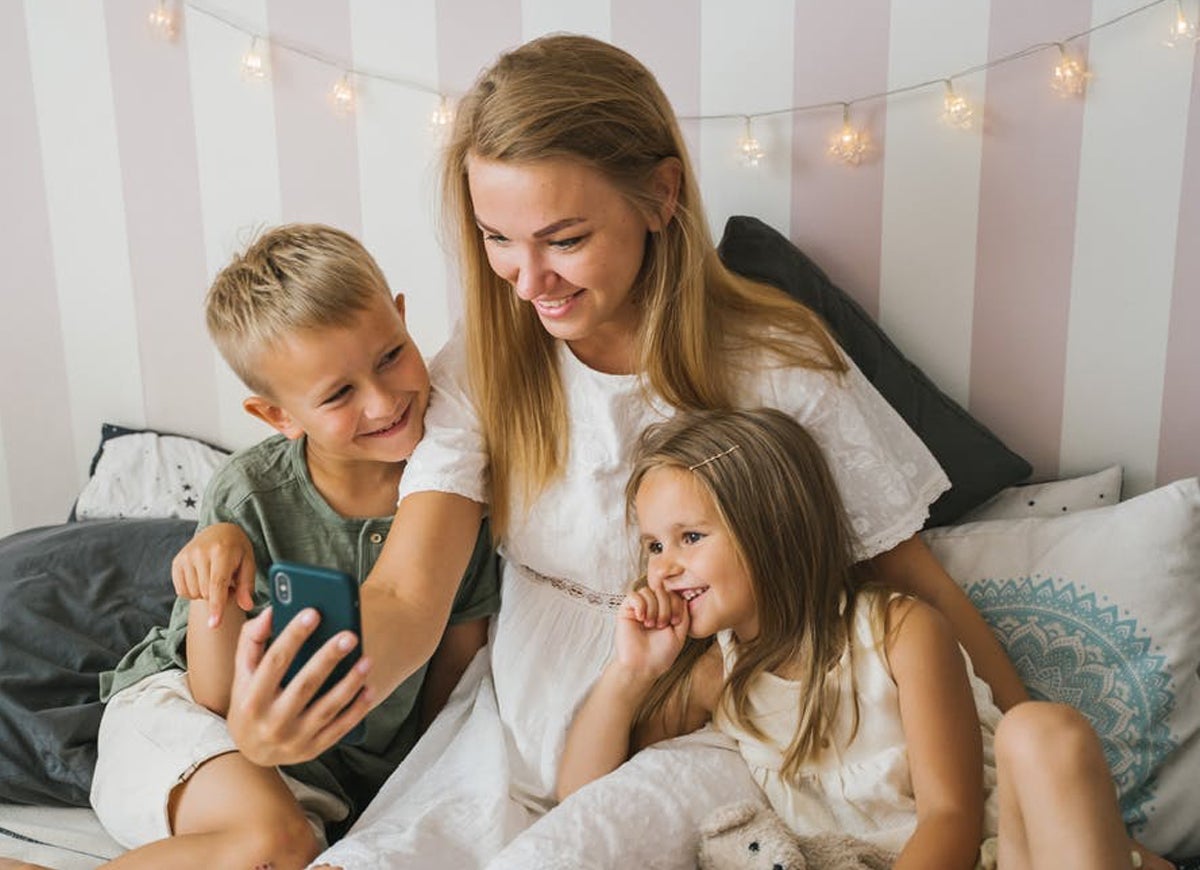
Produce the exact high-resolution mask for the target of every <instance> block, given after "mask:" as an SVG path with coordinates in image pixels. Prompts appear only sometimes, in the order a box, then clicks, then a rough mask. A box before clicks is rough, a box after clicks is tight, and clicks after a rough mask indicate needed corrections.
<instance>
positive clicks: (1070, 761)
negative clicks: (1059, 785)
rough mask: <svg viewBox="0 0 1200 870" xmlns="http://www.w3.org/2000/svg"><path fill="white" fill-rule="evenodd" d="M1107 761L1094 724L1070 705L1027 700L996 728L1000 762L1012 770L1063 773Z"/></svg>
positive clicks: (997, 761)
mask: <svg viewBox="0 0 1200 870" xmlns="http://www.w3.org/2000/svg"><path fill="white" fill-rule="evenodd" d="M1103 758H1104V755H1103V751H1102V749H1101V747H1100V740H1099V738H1098V737H1097V736H1096V732H1095V731H1094V730H1093V729H1092V726H1091V724H1090V723H1089V722H1088V720H1087V719H1086V718H1085V717H1084V716H1083V714H1082V713H1080V712H1079V711H1078V710H1076V709H1075V708H1073V707H1070V706H1068V705H1066V704H1057V703H1050V702H1046V701H1026V702H1025V703H1023V704H1018V705H1017V706H1016V707H1013V708H1012V709H1011V710H1009V711H1008V713H1006V714H1005V716H1004V718H1003V719H1001V720H1000V725H999V727H998V728H997V729H996V763H997V764H998V765H1003V766H1005V767H1008V768H1009V769H1013V768H1019V769H1023V770H1029V771H1042V772H1047V771H1063V770H1066V769H1069V768H1072V767H1078V766H1080V765H1092V764H1094V763H1096V762H1097V761H1100V762H1102V761H1103Z"/></svg>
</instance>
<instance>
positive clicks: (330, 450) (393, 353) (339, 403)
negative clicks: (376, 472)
mask: <svg viewBox="0 0 1200 870" xmlns="http://www.w3.org/2000/svg"><path fill="white" fill-rule="evenodd" d="M256 364H257V366H258V368H259V371H260V372H261V375H262V378H263V380H264V381H265V382H266V383H268V384H270V385H271V392H272V396H271V398H270V399H267V398H263V397H261V396H252V397H250V398H249V399H247V400H246V404H245V407H246V410H247V411H249V412H250V413H251V414H254V415H255V416H256V417H259V418H261V419H263V420H265V421H266V422H267V423H269V424H270V425H271V426H273V427H274V428H276V429H278V430H279V431H280V432H282V433H283V434H284V435H286V436H287V437H289V438H299V437H300V436H301V435H303V434H307V435H308V449H309V451H310V453H311V452H314V451H315V452H316V453H317V454H319V455H320V456H321V457H322V458H323V459H329V460H334V461H343V462H344V461H373V462H398V461H400V460H402V459H407V458H408V457H409V456H410V455H411V454H412V451H413V448H415V447H416V446H417V442H418V441H420V440H421V436H422V434H424V422H425V409H426V407H427V406H428V404H429V372H428V370H427V369H426V368H425V361H424V360H423V359H422V358H421V352H420V351H419V350H418V349H417V345H416V342H414V341H413V340H412V338H411V337H410V336H409V334H408V330H407V329H406V328H405V324H404V297H403V296H402V295H398V296H397V297H396V301H395V304H391V303H390V302H389V300H387V299H386V298H384V297H383V296H382V295H381V296H379V297H378V298H377V300H376V301H374V302H372V303H371V304H370V305H369V306H368V307H367V308H366V309H364V310H363V311H361V312H359V313H358V315H357V316H356V317H355V318H354V321H353V322H352V323H351V324H350V325H348V326H344V327H338V326H331V327H328V328H319V329H310V330H304V331H300V332H296V333H293V334H292V335H290V336H288V337H287V338H286V339H285V340H284V341H282V342H280V343H279V344H278V345H276V346H274V347H272V348H271V349H270V350H268V351H264V352H263V353H261V354H260V355H259V357H258V360H257V361H256Z"/></svg>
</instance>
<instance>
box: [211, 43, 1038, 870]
mask: <svg viewBox="0 0 1200 870" xmlns="http://www.w3.org/2000/svg"><path fill="white" fill-rule="evenodd" d="M443 190H444V198H445V201H444V205H445V208H446V211H447V215H448V217H449V219H450V221H451V222H452V223H453V227H452V228H453V230H454V231H455V233H456V235H457V236H458V239H459V242H460V245H461V251H462V258H463V276H464V280H465V282H466V310H465V318H464V320H465V324H464V328H463V330H462V332H461V333H460V334H456V335H455V336H454V337H453V338H452V339H451V341H450V342H449V343H448V345H447V346H446V348H444V349H443V351H442V352H441V353H440V354H439V356H438V357H437V359H436V360H435V361H434V363H433V368H432V373H433V380H434V385H435V392H434V398H433V400H432V402H431V405H430V408H429V413H428V416H427V423H426V434H425V438H424V441H423V442H422V443H421V445H420V446H419V447H418V448H417V451H416V452H415V453H414V455H413V458H412V460H411V461H410V464H409V467H408V469H407V470H406V472H405V475H404V479H403V484H402V488H401V498H402V500H401V503H400V507H399V509H398V512H397V519H396V522H395V524H394V526H393V532H392V534H391V536H390V537H389V539H388V541H387V544H386V546H385V549H384V551H383V554H382V555H381V556H380V559H379V561H378V563H377V564H376V568H375V570H374V571H372V573H371V577H370V578H369V579H368V581H367V582H366V584H364V586H363V614H364V623H365V625H364V630H363V633H364V638H365V646H366V652H367V654H368V656H369V661H370V662H371V663H372V669H371V672H370V675H369V676H368V677H367V678H366V682H367V687H368V689H367V690H368V693H369V694H368V697H367V699H366V700H365V701H360V702H358V703H357V705H356V706H354V707H352V708H351V709H350V710H348V711H347V712H345V713H343V714H341V715H340V716H339V715H337V710H338V709H339V708H338V706H336V705H337V704H340V703H343V702H344V701H345V700H346V699H347V698H349V697H352V693H353V691H354V690H355V689H356V688H357V685H356V684H355V683H354V682H353V678H351V682H348V683H347V684H346V685H345V686H344V692H343V693H342V694H338V695H335V696H331V697H330V699H329V700H328V701H325V702H318V703H316V704H313V705H312V706H310V707H307V708H305V705H304V702H305V701H307V700H308V697H309V696H311V690H299V689H296V690H292V694H289V693H288V692H281V691H280V689H279V687H278V684H279V676H280V674H281V673H282V670H283V667H284V666H285V664H286V660H287V659H289V658H290V656H291V654H293V653H294V651H295V649H296V648H297V646H298V643H299V632H298V630H297V632H295V633H290V632H289V633H285V635H284V642H283V643H276V644H274V645H273V646H272V649H271V650H270V651H268V652H266V653H265V656H264V653H263V651H262V644H263V642H264V641H265V639H266V627H265V624H264V623H262V622H261V621H260V622H258V623H254V624H251V625H250V627H249V628H248V629H247V632H246V633H245V634H244V636H243V647H242V649H241V651H240V656H239V675H238V678H237V686H236V688H235V702H234V709H233V710H231V713H230V724H231V728H232V730H233V731H234V734H235V736H237V738H238V743H239V747H240V748H242V750H243V751H244V752H245V753H246V755H247V756H249V757H251V758H253V759H254V760H256V761H259V763H264V764H268V763H282V762H292V761H296V760H298V759H300V758H307V757H312V756H313V755H315V754H316V753H318V752H319V751H320V750H321V749H323V748H325V747H326V746H328V745H330V744H331V743H332V742H333V741H334V740H336V739H337V737H338V736H339V735H340V734H341V733H342V732H344V731H345V730H346V729H347V728H348V727H349V725H350V723H351V722H352V721H353V720H354V719H356V718H358V716H359V715H361V709H362V708H363V707H364V706H365V704H366V703H369V700H370V699H371V698H378V697H383V696H385V695H386V694H387V692H388V691H390V688H391V687H392V686H394V685H395V684H396V683H397V682H398V681H399V680H400V679H402V678H403V677H404V676H405V675H406V674H407V673H409V672H411V671H412V670H413V669H414V668H415V667H417V666H418V665H419V664H420V662H422V661H424V660H425V658H428V656H429V654H430V653H431V652H432V650H433V645H434V644H435V643H436V638H437V635H438V632H439V631H440V626H441V625H442V624H444V622H445V619H446V615H447V613H448V611H449V607H450V601H451V597H452V595H453V588H454V585H455V581H456V579H457V578H458V577H459V576H460V575H461V574H462V571H463V569H464V567H465V565H466V559H467V556H468V555H469V553H470V543H471V541H472V540H473V530H474V529H476V528H478V525H479V520H480V517H481V515H482V514H483V512H484V511H485V510H486V511H487V512H488V513H489V514H490V516H491V521H492V528H493V532H494V533H495V534H496V536H497V539H498V540H499V541H500V542H501V545H502V547H503V552H504V555H505V557H506V567H505V574H504V587H503V594H502V599H503V603H502V606H501V611H500V613H499V615H498V617H497V618H496V620H495V621H494V624H493V629H492V638H491V644H490V646H489V647H488V648H487V650H486V651H485V652H483V653H481V655H480V656H478V657H477V658H476V660H475V662H474V663H473V664H472V666H471V668H470V669H469V670H468V672H467V674H466V675H465V676H464V678H463V681H462V683H460V685H459V688H458V690H457V691H456V694H455V696H454V697H453V698H452V699H451V701H450V703H449V704H448V706H447V708H446V711H445V713H444V714H443V715H442V717H441V718H439V720H438V721H437V722H436V723H435V725H434V726H433V728H432V729H431V730H430V732H429V733H428V734H427V735H426V737H425V738H424V739H423V740H422V742H421V743H420V744H419V745H418V747H417V748H416V749H415V750H414V753H413V754H412V755H411V756H410V757H409V759H408V760H407V761H406V762H405V763H404V765H403V766H402V767H401V768H400V769H399V770H398V771H397V773H396V774H395V776H393V778H392V780H391V781H389V783H388V785H387V786H385V788H384V791H383V792H381V794H380V796H379V798H378V799H377V800H376V802H375V804H374V805H373V807H372V808H371V809H369V810H368V811H367V813H366V815H364V817H363V818H362V820H361V821H360V822H359V824H358V825H357V826H356V828H355V830H354V831H352V833H351V834H350V836H349V837H348V838H347V839H346V840H344V841H343V842H342V843H340V844H338V845H337V846H335V847H333V848H332V849H331V850H330V851H329V852H328V853H327V854H326V855H325V856H324V859H325V860H327V861H329V862H330V863H340V864H344V865H347V866H358V864H359V863H360V862H366V863H371V862H372V861H376V860H380V859H379V858H378V856H380V855H388V856H389V857H388V859H387V861H386V862H385V863H388V864H391V865H394V866H424V865H425V864H426V863H428V864H431V865H433V864H436V865H438V866H475V865H479V864H482V863H484V862H485V861H487V860H488V859H489V858H491V857H492V856H494V855H495V854H496V853H497V852H498V851H499V850H500V849H501V848H502V847H503V846H504V845H505V844H506V843H508V842H509V841H510V840H511V839H512V838H513V837H515V836H516V835H517V834H518V833H520V832H521V831H522V830H523V829H524V828H526V827H527V826H528V825H530V824H531V823H532V822H533V821H535V820H536V819H537V818H538V817H539V816H540V815H541V814H543V813H545V812H546V811H547V810H549V809H550V808H551V807H552V806H553V794H554V783H555V773H556V768H557V765H558V760H559V756H560V754H561V750H562V745H563V740H564V737H565V734H566V731H567V727H568V725H569V723H570V719H571V715H572V713H573V711H574V709H575V707H576V706H577V705H578V704H579V702H580V701H581V700H582V698H583V697H584V695H585V694H586V692H587V690H588V688H589V686H590V685H591V683H592V682H593V680H594V679H595V677H596V676H597V675H598V674H599V672H600V670H601V668H602V666H603V664H604V662H605V660H606V659H607V656H608V652H609V649H610V644H611V637H612V625H613V622H612V621H613V616H614V614H615V612H616V608H617V607H618V606H619V604H620V602H621V600H622V597H623V593H624V591H625V589H626V587H627V584H628V581H629V580H630V579H631V578H632V577H633V572H634V569H635V567H636V542H634V541H633V540H631V537H630V533H629V530H628V528H627V527H626V524H625V518H624V513H623V495H622V493H623V486H624V483H625V480H626V478H627V476H628V472H629V457H630V454H631V451H632V448H633V445H634V443H635V441H636V438H637V436H638V435H639V433H640V432H641V431H642V429H643V428H644V427H645V426H646V425H648V424H650V423H653V422H659V421H661V420H663V419H666V418H668V417H670V416H672V415H673V414H674V413H675V412H676V411H677V410H681V409H698V408H720V407H735V406H746V407H749V406H759V405H766V406H771V407H776V408H779V409H780V410H783V411H785V412H786V413H788V414H789V415H791V416H793V417H795V418H796V419H798V420H800V421H801V422H802V423H804V424H805V425H806V426H807V427H808V428H809V429H810V430H811V431H812V432H813V434H814V436H815V437H816V439H817V441H818V442H819V443H820V444H821V447H822V449H823V450H824V451H825V453H826V456H827V457H828V459H829V461H830V464H831V465H832V466H833V468H834V471H835V476H836V478H837V482H838V486H839V488H840V490H841V492H842V496H843V499H844V500H845V502H846V504H847V508H848V511H849V514H850V516H851V519H852V522H853V525H854V531H855V533H856V534H857V536H858V541H857V551H856V552H857V555H858V556H859V557H860V558H863V559H867V558H870V559H873V560H874V563H875V567H876V570H877V571H878V572H879V573H880V574H882V575H883V576H884V577H885V578H886V579H887V580H888V581H889V582H890V583H891V584H893V585H894V586H896V587H898V588H901V589H904V590H906V591H909V592H912V593H914V594H916V595H918V596H920V597H922V598H923V599H925V600H926V601H928V602H929V603H931V604H933V605H934V606H936V607H937V608H938V609H939V610H941V612H942V613H943V614H944V615H945V616H946V617H947V618H948V620H949V622H950V624H951V625H952V626H953V628H954V630H955V633H956V634H957V636H958V638H959V639H960V640H961V641H962V643H963V644H964V646H965V647H966V648H967V650H968V652H969V653H970V655H971V658H972V660H973V661H975V662H976V664H977V667H978V670H979V672H980V674H981V676H983V677H984V678H985V679H986V680H987V681H988V682H989V683H990V684H991V686H992V688H993V690H994V692H995V694H996V698H997V700H998V702H999V704H1000V706H1001V707H1005V708H1006V707H1008V706H1010V705H1012V704H1013V703H1016V702H1017V701H1019V700H1021V699H1023V698H1024V697H1025V694H1024V689H1023V688H1022V687H1021V684H1020V681H1019V680H1018V678H1017V676H1016V673H1015V671H1014V669H1013V668H1012V665H1011V664H1010V663H1009V662H1008V660H1007V659H1006V658H1005V656H1004V653H1003V651H1002V650H1001V649H1000V647H999V645H998V643H997V642H996V641H995V639H994V637H993V636H992V635H991V633H990V632H989V631H988V629H987V627H986V624H985V623H984V622H983V620H982V618H981V617H980V616H979V614H978V613H977V612H976V611H975V610H974V609H973V608H972V606H971V605H970V603H969V601H968V600H967V598H966V597H965V596H964V595H963V593H962V592H961V591H960V590H959V589H958V587H957V586H956V585H955V584H954V582H953V581H952V580H951V579H950V577H948V576H947V575H946V573H945V572H944V571H943V570H942V569H941V567H940V566H939V565H938V563H937V562H936V560H935V559H934V558H933V557H932V555H931V554H930V553H929V551H928V550H927V549H926V548H925V546H924V545H923V544H922V543H921V542H920V540H919V539H918V538H916V537H914V535H915V533H916V532H917V531H918V530H919V529H920V528H921V526H922V524H923V522H924V520H925V518H926V516H927V513H928V506H929V505H930V504H931V503H932V502H933V500H934V499H936V498H937V496H938V495H939V494H940V493H941V492H942V491H943V490H945V489H946V488H947V486H948V485H949V484H948V481H947V479H946V477H945V475H944V474H943V473H942V471H941V469H940V468H939V467H938V466H937V463H936V462H935V461H934V459H933V458H932V456H931V455H930V454H929V452H928V451H927V450H926V449H925V447H924V445H922V444H921V442H920V441H919V440H918V439H917V437H916V436H915V435H914V434H913V433H912V431H911V430H909V429H908V427H907V426H906V425H905V424H904V422H903V421H902V420H901V419H900V417H899V416H898V415H897V414H896V413H895V412H894V411H893V410H892V409H891V408H890V407H889V406H888V405H887V404H886V403H885V402H884V401H883V399H882V398H880V396H879V395H878V394H877V393H876V392H875V390H874V389H873V388H872V387H871V386H870V384H869V383H868V382H867V381H866V379H865V378H864V377H863V376H862V374H861V373H860V372H858V370H857V369H856V368H855V367H854V366H853V364H852V363H850V362H849V361H848V360H847V358H846V357H844V356H843V355H842V354H841V352H840V351H839V350H838V349H837V347H836V346H835V344H834V342H833V341H832V339H831V338H830V336H829V334H828V333H827V332H826V330H825V329H824V327H823V326H822V325H821V324H820V322H819V321H818V319H817V318H816V317H815V316H814V315H813V314H812V313H811V312H810V311H808V310H807V309H805V308H803V307H801V306H800V305H798V304H797V303H795V302H793V301H791V300H789V299H788V298H787V297H786V296H785V295H784V294H783V293H781V292H779V291H778V290H776V289H774V288H770V287H767V286H764V285H761V284H757V283H754V282H752V281H748V280H745V279H742V278H740V277H738V276H735V275H733V274H731V273H730V272H728V271H727V270H726V269H725V268H724V267H723V266H722V265H721V263H720V261H719V260H718V258H717V255H716V252H715V250H714V247H713V244H712V240H711V238H710V236H709V233H708V230H707V224H706V221H705V218H704V215H703V210H702V207H701V204H700V199H699V194H698V189H697V186H696V180H695V174H694V173H693V171H692V168H691V165H690V163H689V160H688V157H687V153H686V150H685V147H684V144H683V139H682V136H681V135H680V132H679V128H678V124H677V122H676V119H675V117H674V114H673V112H672V110H671V108H670V105H669V103H668V102H667V100H666V98H665V97H664V95H663V93H662V91H661V90H660V89H659V87H658V85H657V83H656V82H655V81H654V78H653V76H652V75H651V74H650V73H649V72H648V71H647V70H646V69H645V67H643V66H642V65H641V64H640V63H639V62H638V61H636V60H635V59H634V58H632V57H630V56H629V55H628V54H626V53H624V52H622V51H620V50H618V49H616V48H614V47H612V46H610V45H607V44H605V43H602V42H599V41H596V40H593V39H589V38H585V37H575V36H553V37H546V38H543V39H539V40H536V41H534V42H531V43H528V44H527V45H524V46H522V47H520V48H518V49H516V50H514V51H512V52H510V53H508V54H506V55H504V56H503V57H501V58H500V59H499V61H498V62H497V63H496V64H495V65H494V66H493V67H492V68H491V69H489V70H487V71H486V72H485V73H484V74H483V75H482V77H481V78H480V80H479V81H478V82H477V83H476V84H475V86H474V87H473V89H472V90H471V92H470V93H469V94H467V96H466V97H465V98H464V99H463V100H462V102H461V103H460V105H459V107H458V112H457V116H456V120H455V125H454V131H453V133H452V136H451V141H450V142H449V144H448V146H447V149H446V155H445V165H444V175H443ZM334 657H336V652H335V651H333V650H332V649H331V650H329V651H327V652H326V653H325V654H324V657H323V658H321V659H320V660H315V663H314V664H313V666H312V667H313V673H312V676H313V678H314V679H315V678H317V677H319V676H320V673H321V670H323V669H324V668H325V667H328V666H329V665H330V662H331V661H332V659H333V658H334ZM260 659H261V662H260ZM319 682H320V681H319V679H317V680H316V683H315V684H319ZM305 691H307V694H305V693H304V692H305ZM668 751H671V752H677V753H681V754H682V756H683V757H682V759H681V761H682V763H680V764H679V765H676V766H677V767H678V769H679V770H680V771H681V773H680V775H679V777H678V782H676V783H673V785H674V786H675V787H676V789H677V792H678V793H679V794H680V795H683V796H684V797H683V798H682V799H681V806H680V808H679V813H678V816H677V818H676V819H675V822H676V825H677V830H678V832H679V836H677V837H675V838H674V839H675V840H676V841H670V842H668V841H667V839H669V838H659V841H658V842H655V843H653V844H648V845H652V846H653V850H654V855H655V856H656V859H657V860H666V861H667V862H668V863H670V862H671V860H673V858H672V857H671V856H677V857H678V860H680V861H683V862H686V861H688V860H691V857H692V855H693V851H692V850H693V849H694V843H695V841H694V836H695V834H694V832H695V829H696V825H697V824H698V822H699V820H700V819H701V818H703V817H704V816H705V815H706V814H707V813H708V812H709V811H710V810H711V809H712V808H713V807H715V806H718V805H721V804H724V803H726V802H728V801H730V800H734V799H737V798H738V797H741V796H748V795H750V794H752V793H753V784H752V783H751V781H750V779H749V777H748V775H747V773H746V771H745V768H744V765H743V764H742V762H741V761H740V760H739V758H738V756H737V754H736V752H734V751H730V746H729V745H728V744H723V745H722V744H719V743H718V744H717V745H714V740H713V738H712V737H711V736H707V737H703V736H701V737H694V738H682V740H681V741H680V742H678V743H677V744H676V745H674V746H673V748H671V749H669V750H668ZM631 764H632V765H634V767H635V769H636V765H637V764H638V759H636V758H635V759H634V760H633V762H631ZM693 774H694V777H693V779H694V781H689V776H693ZM714 784H715V786H714ZM626 809H628V811H630V812H637V808H636V807H628V808H626ZM635 848H637V847H636V846H635V844H632V843H631V844H629V849H630V850H631V852H630V856H629V857H630V861H631V864H630V866H632V865H633V864H637V863H638V860H637V859H636V858H634V857H633V854H632V850H634V849H635Z"/></svg>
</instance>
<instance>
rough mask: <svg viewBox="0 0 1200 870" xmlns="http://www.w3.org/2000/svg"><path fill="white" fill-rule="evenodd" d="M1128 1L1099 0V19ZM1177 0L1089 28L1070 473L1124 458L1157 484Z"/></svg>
mask: <svg viewBox="0 0 1200 870" xmlns="http://www.w3.org/2000/svg"><path fill="white" fill-rule="evenodd" d="M1130 7H1131V3H1130V0H1119V2H1118V0H1096V2H1095V5H1094V6H1093V11H1092V14H1093V18H1094V20H1095V21H1097V22H1098V21H1103V20H1106V19H1108V18H1112V17H1113V16H1115V15H1118V14H1120V13H1121V12H1123V11H1125V10H1127V9H1128V8H1130ZM1173 13H1174V7H1173V6H1171V5H1170V4H1166V5H1163V6H1162V7H1161V8H1155V9H1153V10H1151V11H1149V12H1146V13H1142V14H1140V15H1137V16H1134V17H1133V18H1130V19H1128V20H1126V21H1124V22H1122V23H1121V24H1119V25H1117V26H1114V27H1111V28H1107V29H1105V30H1101V31H1098V32H1096V33H1094V34H1093V35H1092V36H1091V44H1090V48H1089V63H1090V66H1091V67H1092V68H1093V69H1094V70H1095V71H1096V77H1095V78H1094V79H1093V80H1092V82H1091V86H1090V88H1089V90H1088V96H1087V105H1086V108H1085V112H1084V121H1083V144H1082V155H1081V160H1080V169H1079V197H1078V204H1077V218H1076V226H1075V255H1074V257H1075V259H1074V269H1073V271H1072V276H1071V317H1070V322H1069V323H1068V326H1067V371H1066V390H1065V396H1064V402H1063V406H1064V407H1063V429H1062V454H1061V455H1062V462H1061V469H1060V470H1061V472H1062V474H1063V476H1066V475H1069V474H1073V473H1076V472H1080V471H1083V470H1085V469H1086V470H1092V469H1095V468H1099V467H1101V466H1102V465H1105V464H1108V463H1110V462H1112V461H1114V459H1115V458H1116V457H1120V459H1121V461H1122V462H1123V463H1124V464H1125V489H1124V491H1125V493H1126V494H1128V495H1135V494H1137V493H1139V492H1145V491H1146V490H1148V489H1150V488H1151V487H1152V486H1153V485H1154V479H1155V469H1156V465H1157V462H1158V435H1159V426H1160V423H1161V416H1160V415H1161V412H1162V387H1163V377H1164V373H1165V370H1166V347H1167V326H1168V318H1169V315H1170V306H1171V289H1172V283H1173V280H1174V259H1175V243H1176V238H1175V236H1176V229H1177V224H1178V219H1179V201H1180V200H1179V197H1180V178H1181V177H1182V173H1183V156H1184V146H1185V140H1186V134H1187V117H1188V104H1189V99H1190V96H1191V81H1192V67H1193V64H1192V59H1193V55H1192V52H1191V51H1190V50H1184V51H1181V50H1178V49H1176V50H1174V51H1172V50H1171V49H1169V48H1166V47H1165V46H1163V45H1162V38H1163V36H1164V35H1165V34H1166V32H1167V24H1168V21H1169V16H1170V15H1171V14H1173Z"/></svg>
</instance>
